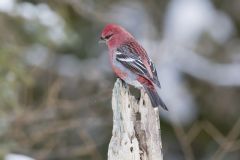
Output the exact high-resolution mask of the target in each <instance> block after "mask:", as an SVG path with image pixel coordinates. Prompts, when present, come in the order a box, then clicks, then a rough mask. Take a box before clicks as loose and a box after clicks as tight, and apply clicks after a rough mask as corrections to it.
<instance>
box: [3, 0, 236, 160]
mask: <svg viewBox="0 0 240 160" xmlns="http://www.w3.org/2000/svg"><path fill="white" fill-rule="evenodd" d="M239 8H240V1H239V0H231V1H229V0H169V1H163V0H143V1H137V0H132V1H127V0H121V1H120V0H115V1H113V0H101V1H97V0H0V159H4V160H32V159H36V160H77V159H78V160H79V159H81V160H106V159H107V150H108V143H109V141H110V138H111V130H112V110H111V92H112V88H113V84H114V82H115V80H116V77H115V76H114V75H113V73H112V71H111V67H110V65H109V63H108V55H107V48H106V46H105V45H103V44H98V40H99V37H100V33H101V30H102V29H103V27H104V26H105V25H106V24H107V23H117V24H120V25H122V26H124V27H125V28H127V30H129V31H130V32H131V33H132V34H133V35H134V36H135V37H136V38H137V39H138V40H139V42H140V43H141V44H142V45H143V46H144V48H145V49H146V50H147V52H148V53H149V55H150V57H151V58H152V60H153V61H154V62H155V64H156V66H157V70H158V75H159V79H160V82H161V85H162V89H161V91H160V94H161V95H162V97H163V99H164V101H165V102H166V104H167V106H168V108H169V110H170V111H169V112H165V111H163V110H160V112H161V115H160V118H161V135H162V141H163V153H164V159H165V160H185V159H187V160H209V159H211V160H218V159H219V160H220V159H222V160H239V159H240V37H239V35H240V9H239ZM30 157H31V158H30Z"/></svg>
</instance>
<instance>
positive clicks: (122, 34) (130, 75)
mask: <svg viewBox="0 0 240 160" xmlns="http://www.w3.org/2000/svg"><path fill="white" fill-rule="evenodd" d="M101 39H102V40H104V41H105V42H106V44H107V46H108V49H109V58H110V63H111V65H112V68H113V71H114V72H115V74H116V75H117V76H118V77H119V78H121V79H122V80H124V81H125V82H126V83H128V84H130V85H133V86H135V87H137V88H144V90H145V91H146V93H147V94H148V96H149V98H150V100H151V102H152V105H153V107H157V106H162V107H163V108H164V109H165V110H167V107H166V105H165V104H164V103H163V101H162V100H161V98H160V97H159V95H158V93H157V91H156V89H155V86H156V87H160V83H159V80H158V76H157V71H156V68H155V66H154V64H153V62H152V61H151V59H150V58H149V57H148V55H147V52H146V51H145V49H144V48H143V47H142V46H141V45H140V44H139V43H138V42H137V41H136V40H135V38H134V37H133V36H132V35H131V34H130V33H129V32H127V31H126V30H125V29H124V28H122V27H121V26H118V25H116V24H108V25H107V26H106V27H105V28H104V29H103V31H102V34H101Z"/></svg>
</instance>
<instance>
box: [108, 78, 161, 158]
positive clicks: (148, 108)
mask: <svg viewBox="0 0 240 160" xmlns="http://www.w3.org/2000/svg"><path fill="white" fill-rule="evenodd" d="M112 109H113V130H112V138H111V141H110V144H109V148H108V160H162V159H163V155H162V141H161V136H160V122H159V111H158V108H155V109H154V108H153V107H152V105H151V102H150V100H149V98H148V95H147V94H145V93H144V92H143V91H141V98H140V100H139V101H138V100H136V99H135V97H134V96H132V95H131V94H130V92H129V88H128V86H127V85H125V84H124V83H123V82H122V81H121V80H120V79H118V80H117V81H116V82H115V85H114V89H113V95H112Z"/></svg>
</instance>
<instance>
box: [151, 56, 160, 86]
mask: <svg viewBox="0 0 240 160" xmlns="http://www.w3.org/2000/svg"><path fill="white" fill-rule="evenodd" d="M148 63H149V65H150V69H151V72H152V74H153V81H154V83H155V84H156V85H157V86H158V87H159V88H161V85H160V82H159V80H158V75H157V70H156V67H155V65H154V63H153V62H152V61H151V60H150V59H149V60H148Z"/></svg>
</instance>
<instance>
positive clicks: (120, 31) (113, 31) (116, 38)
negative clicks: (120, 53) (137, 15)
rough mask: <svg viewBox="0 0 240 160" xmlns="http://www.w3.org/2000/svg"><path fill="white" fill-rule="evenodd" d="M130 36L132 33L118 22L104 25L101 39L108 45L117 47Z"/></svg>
mask: <svg viewBox="0 0 240 160" xmlns="http://www.w3.org/2000/svg"><path fill="white" fill-rule="evenodd" d="M130 38H132V35H131V34H130V33H128V32H127V31H126V30H125V29H124V28H123V27H121V26H119V25H116V24H108V25H106V26H105V27H104V29H103V31H102V34H101V38H100V39H101V41H102V42H105V43H106V44H107V45H108V46H111V47H117V45H119V44H121V43H123V42H124V41H126V40H128V39H130Z"/></svg>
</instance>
